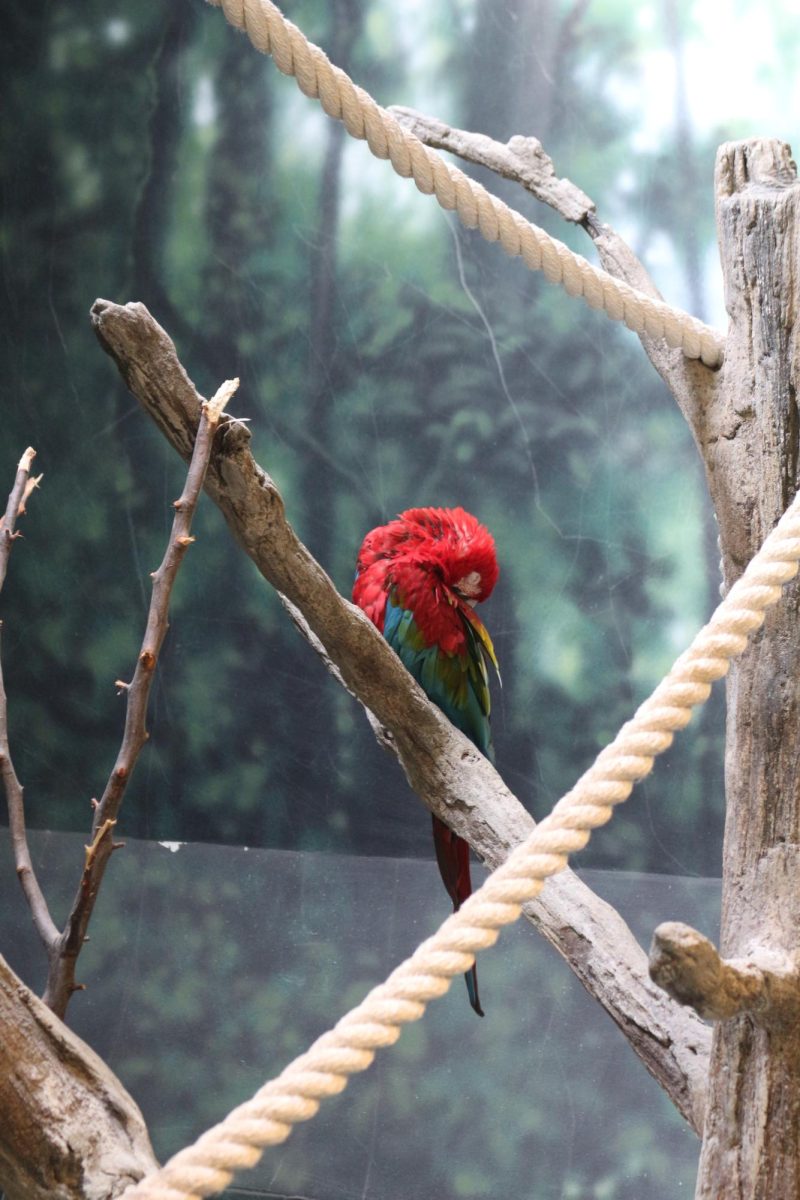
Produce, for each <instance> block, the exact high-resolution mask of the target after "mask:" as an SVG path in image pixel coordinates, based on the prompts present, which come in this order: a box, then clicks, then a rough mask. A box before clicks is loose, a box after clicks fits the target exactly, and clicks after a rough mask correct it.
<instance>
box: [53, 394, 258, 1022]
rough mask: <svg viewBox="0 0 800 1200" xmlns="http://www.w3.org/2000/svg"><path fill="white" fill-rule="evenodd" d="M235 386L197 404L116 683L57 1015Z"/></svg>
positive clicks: (59, 965) (64, 942) (61, 947)
mask: <svg viewBox="0 0 800 1200" xmlns="http://www.w3.org/2000/svg"><path fill="white" fill-rule="evenodd" d="M238 385H239V381H238V379H237V380H233V381H228V382H227V383H223V384H222V386H221V387H220V389H219V391H218V392H217V394H216V396H215V397H214V399H213V400H210V401H207V402H205V403H204V404H203V405H202V408H201V410H200V413H199V427H198V430H197V437H196V438H195V439H194V440H193V446H192V452H191V463H190V466H189V471H188V473H187V476H186V483H185V485H184V488H183V492H182V493H181V496H180V498H179V499H178V500H176V501H175V503H174V506H173V507H174V508H175V517H174V519H173V523H172V530H171V533H170V538H169V542H168V544H167V549H166V551H165V553H164V558H163V560H162V563H161V566H160V567H159V568H158V570H157V571H155V572H154V573H153V576H152V579H153V592H152V596H151V599H150V609H149V612H148V616H147V626H146V629H145V633H144V638H143V640H142V647H141V650H140V651H139V656H138V658H137V661H136V669H135V672H134V676H133V679H132V680H131V682H130V683H122V682H118V686H119V687H120V688H121V689H123V690H124V691H125V692H126V693H127V698H128V700H127V708H126V713H125V730H124V733H123V737H122V745H121V746H120V750H119V754H118V755H117V761H116V762H115V764H114V768H113V770H112V772H111V775H110V776H109V779H108V782H107V784H106V787H105V791H104V792H103V795H102V798H101V799H100V801H99V803H95V811H94V819H93V821H92V833H91V842H90V844H89V845H88V846H87V847H86V858H85V861H84V866H83V871H82V873H81V879H80V883H79V885H78V890H77V893H76V895H75V899H74V901H73V904H72V909H71V911H70V914H69V917H68V918H67V922H66V925H65V926H64V929H63V931H62V932H61V934H60V935H59V937H58V938H57V940H56V942H55V943H54V945H53V946H52V947H51V952H50V970H49V973H48V977H47V987H46V990H45V994H44V1001H45V1003H46V1004H47V1005H49V1007H50V1008H51V1009H52V1010H53V1012H55V1013H56V1014H57V1016H59V1017H63V1016H64V1013H65V1012H66V1009H67V1005H68V1003H69V1000H70V997H71V995H72V994H73V992H76V991H79V990H81V985H80V984H76V982H75V965H76V963H77V960H78V955H79V954H80V952H81V949H82V947H83V944H84V941H85V940H86V930H87V928H88V926H89V921H90V920H91V916H92V911H93V909H94V905H95V901H96V899H97V893H98V890H99V888H100V884H101V883H102V881H103V876H104V874H105V870H106V867H107V865H108V861H109V859H110V858H111V855H112V853H113V852H114V850H116V849H118V848H119V847H120V846H121V845H123V844H124V843H120V842H115V841H114V838H113V833H114V827H115V825H116V823H117V814H118V813H119V809H120V805H121V804H122V800H123V797H124V795H125V790H126V788H127V785H128V781H129V779H130V777H131V774H132V772H133V769H134V767H135V766H136V762H137V759H138V757H139V753H140V751H141V749H142V746H143V745H144V744H145V742H146V741H147V738H148V733H147V730H146V728H145V720H146V716H147V702H148V699H149V697H150V688H151V685H152V682H153V676H154V674H155V668H156V663H157V662H158V656H159V653H160V650H161V646H162V644H163V642H164V638H165V637H166V633H167V625H168V620H167V618H168V614H169V601H170V596H171V594H172V586H173V584H174V582H175V577H176V575H177V573H178V569H179V568H180V565H181V563H182V562H183V558H184V555H185V554H186V551H187V549H188V548H189V546H190V545H191V544H192V542H193V541H194V538H193V537H191V536H190V530H191V525H192V518H193V517H194V513H195V509H196V507H197V501H198V499H199V497H200V491H201V489H202V487H203V480H204V479H205V475H206V471H207V469H208V462H209V458H210V456H211V449H212V445H213V442H214V435H215V433H216V431H217V426H218V425H219V422H220V418H221V416H222V410H223V408H224V407H225V405H226V404H227V402H228V400H229V399H230V397H231V395H232V394H233V392H234V391H235V390H236V388H237V387H238Z"/></svg>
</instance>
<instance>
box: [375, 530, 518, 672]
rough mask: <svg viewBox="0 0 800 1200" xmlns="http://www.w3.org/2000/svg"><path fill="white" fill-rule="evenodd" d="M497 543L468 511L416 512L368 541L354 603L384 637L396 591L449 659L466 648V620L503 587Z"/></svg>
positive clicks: (424, 633) (378, 531) (398, 598)
mask: <svg viewBox="0 0 800 1200" xmlns="http://www.w3.org/2000/svg"><path fill="white" fill-rule="evenodd" d="M498 574H499V569H498V566H497V554H496V552H495V545H494V538H493V537H492V535H491V534H490V533H489V530H488V529H487V528H486V527H485V526H484V525H481V524H480V522H479V521H477V520H476V519H475V517H473V516H472V514H471V513H468V512H465V511H464V509H463V508H410V509H407V510H406V512H403V513H401V514H400V516H399V517H396V518H395V520H394V521H390V522H389V524H388V525H380V526H378V528H377V529H373V530H372V532H371V533H368V534H367V536H366V537H365V538H364V542H363V544H362V546H361V550H360V552H359V555H358V565H357V573H356V582H355V586H354V588H353V599H354V600H355V602H356V604H358V606H359V607H360V608H362V609H363V610H364V612H365V613H366V614H367V616H368V617H369V618H370V620H371V621H373V622H374V624H375V625H377V627H378V629H380V630H381V631H383V618H384V612H385V608H386V598H387V596H388V595H389V593H390V592H392V591H393V592H395V593H396V595H397V600H398V603H400V604H401V605H402V606H403V607H404V608H409V609H410V610H411V611H412V612H413V613H414V618H415V620H416V622H417V624H418V626H419V627H420V630H421V631H422V633H423V635H424V636H425V639H426V641H427V642H428V643H429V644H433V643H434V642H435V643H436V644H438V645H440V646H441V648H442V649H443V650H446V651H447V652H448V653H454V652H458V651H460V650H461V649H462V648H463V645H464V630H463V620H462V617H463V618H464V619H466V620H470V619H471V611H470V612H466V611H465V610H466V609H467V608H469V609H470V610H471V608H472V607H473V606H474V605H475V604H477V603H479V601H481V600H485V599H486V598H487V597H488V596H489V595H490V594H491V592H492V589H493V588H494V585H495V584H496V583H497V577H498Z"/></svg>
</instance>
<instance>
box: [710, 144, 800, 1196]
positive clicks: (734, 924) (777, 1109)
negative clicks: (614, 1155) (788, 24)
mask: <svg viewBox="0 0 800 1200" xmlns="http://www.w3.org/2000/svg"><path fill="white" fill-rule="evenodd" d="M716 197H717V220H718V228H719V238H720V249H721V256H722V264H723V271H724V275H725V287H726V304H727V307H728V312H729V314H730V319H731V324H730V331H729V334H728V341H727V348H726V354H725V363H724V365H723V367H722V370H721V372H720V384H721V386H720V392H719V396H718V398H717V402H716V404H715V406H714V408H713V409H712V410H710V411H709V412H708V414H707V417H706V421H705V426H704V428H703V430H702V439H701V440H702V443H703V448H704V457H705V463H706V470H707V473H708V479H709V486H710V489H711V494H712V498H713V500H714V506H715V508H716V512H717V517H718V521H719V527H720V545H721V549H722V558H723V569H724V576H725V583H726V585H727V586H729V585H730V584H731V583H732V582H733V581H734V580H735V579H736V578H737V577H738V576H739V575H740V574H741V571H742V569H743V567H744V566H745V564H746V563H747V561H748V560H749V559H750V557H751V556H752V554H753V552H754V551H755V549H756V547H757V546H758V544H759V543H760V542H761V540H762V539H763V537H764V535H765V534H766V533H768V532H769V530H770V529H771V528H772V527H773V525H774V524H775V522H776V520H777V518H778V517H779V515H780V514H781V513H782V512H783V511H784V509H785V508H786V506H787V504H788V502H789V501H790V500H791V499H792V498H793V497H794V495H795V492H796V490H797V463H798V414H797V398H796V385H797V365H796V364H797V360H796V355H795V351H796V347H797V336H798V300H799V299H800V295H799V294H798V288H799V287H800V272H799V271H798V267H800V258H799V256H798V247H799V246H800V226H799V225H798V215H799V213H800V184H798V181H797V179H796V171H795V167H794V163H793V162H792V161H791V158H790V151H789V147H788V146H786V145H784V144H783V143H781V142H774V141H767V140H753V141H750V142H745V143H729V144H726V145H724V146H722V147H721V149H720V151H719V154H718V157H717V172H716ZM799 598H800V587H798V584H797V583H794V584H792V585H790V586H789V587H788V588H787V589H786V592H785V594H784V599H783V601H782V603H781V604H780V605H777V606H776V607H775V608H774V609H772V610H771V611H770V612H769V614H768V615H767V619H766V622H765V624H764V627H763V629H762V631H761V632H760V634H758V635H756V637H755V638H754V639H753V643H752V645H751V647H750V649H749V651H748V653H747V654H746V655H745V656H744V657H743V658H742V659H741V660H740V661H739V662H737V663H735V664H734V666H733V668H732V670H731V673H730V676H729V679H728V732H727V750H726V792H727V820H726V828H725V851H724V884H723V916H722V937H721V945H720V949H721V952H722V954H723V955H724V956H725V957H726V958H735V959H752V958H754V957H756V958H759V959H763V957H764V955H765V954H766V955H770V954H771V955H774V956H776V957H779V958H782V959H783V960H784V961H789V962H790V963H791V964H793V967H794V970H795V972H796V970H797V941H798V936H797V931H798V928H800V888H798V854H799V852H800V721H799V718H800V662H798V656H797V646H798V632H797V631H798V599H799ZM794 986H795V988H797V983H796V975H795V984H794ZM709 1082H710V1097H711V1098H710V1106H709V1111H708V1116H707V1121H706V1128H705V1138H704V1142H703V1151H702V1156H701V1164H700V1176H699V1180H698V1190H697V1196H698V1197H701V1198H702V1200H723V1198H724V1200H745V1198H746V1200H777V1198H778V1197H787V1198H790V1197H797V1196H800V1087H799V1086H798V1084H799V1083H800V1028H799V1027H798V1022H797V1021H796V1020H792V1021H788V1022H787V1021H786V1020H784V1019H782V1009H781V1007H777V1008H775V1007H768V1008H767V1010H766V1011H765V1012H761V1013H758V1014H750V1015H741V1016H737V1017H735V1018H733V1019H731V1020H729V1021H723V1022H721V1023H719V1024H718V1025H717V1027H716V1029H715V1034H714V1049H713V1056H712V1067H711V1074H710V1081H709Z"/></svg>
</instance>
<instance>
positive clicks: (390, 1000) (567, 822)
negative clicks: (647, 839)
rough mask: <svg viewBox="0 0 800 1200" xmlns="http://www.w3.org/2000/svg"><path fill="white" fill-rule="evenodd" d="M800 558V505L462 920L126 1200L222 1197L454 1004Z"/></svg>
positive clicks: (662, 745)
mask: <svg viewBox="0 0 800 1200" xmlns="http://www.w3.org/2000/svg"><path fill="white" fill-rule="evenodd" d="M798 560H800V498H798V499H796V500H795V501H794V503H793V504H792V506H791V507H790V508H789V509H788V510H787V512H786V513H785V514H784V516H783V517H782V519H781V521H780V522H779V524H778V525H777V526H776V527H775V529H774V530H773V532H772V533H771V534H770V536H769V537H768V538H767V540H766V541H765V542H764V545H763V546H762V547H761V549H760V550H759V552H758V554H756V556H755V558H754V559H753V561H752V562H751V563H750V565H749V567H748V568H747V570H746V571H745V573H744V575H743V576H742V578H741V579H739V580H738V582H737V583H735V584H734V586H733V587H732V588H731V590H730V592H729V593H728V595H727V596H726V597H725V599H724V600H723V601H722V603H721V604H720V605H719V607H718V608H717V610H716V611H715V613H714V615H713V617H712V618H711V620H710V621H709V623H708V624H707V625H706V626H705V627H704V628H703V629H701V631H700V632H699V633H698V634H697V636H696V637H695V639H694V641H693V642H692V644H691V646H690V647H689V649H688V650H686V651H685V652H684V653H683V654H682V655H681V656H680V658H678V659H677V661H676V662H675V663H674V665H673V667H672V670H671V671H670V672H669V674H668V675H667V676H666V677H665V678H664V679H663V680H662V682H661V683H660V684H659V685H658V687H657V688H656V689H655V691H654V692H653V693H652V695H651V696H650V697H649V699H647V700H645V702H644V703H643V704H642V705H641V707H640V708H639V709H638V710H637V712H636V715H635V716H634V717H633V719H632V720H630V721H628V722H627V723H626V724H625V725H623V727H622V729H621V730H620V731H619V733H618V734H617V736H616V738H615V739H614V741H613V742H612V743H611V744H610V745H609V746H607V747H606V748H605V750H603V751H602V752H601V753H600V754H599V755H598V757H597V759H596V760H595V763H594V765H593V766H591V767H590V768H589V770H588V771H587V772H586V773H585V775H583V776H582V777H581V779H580V780H579V781H578V783H577V784H576V785H575V787H574V788H573V789H572V791H570V792H568V793H567V794H566V795H565V796H563V797H562V799H561V800H559V802H558V803H557V804H556V806H555V808H554V809H553V811H552V812H551V813H550V815H549V816H548V817H546V818H545V819H544V821H542V822H541V824H540V825H538V826H537V827H536V829H535V830H534V831H533V833H532V834H531V835H530V836H529V837H528V838H527V839H526V840H525V841H524V842H522V843H521V844H520V845H519V846H518V847H517V848H516V849H515V850H514V851H513V852H512V853H511V854H510V855H509V857H508V858H507V860H506V861H505V863H503V865H502V866H501V867H498V869H497V870H496V871H494V872H493V874H492V875H490V876H489V878H488V879H487V880H486V882H485V883H484V884H483V886H482V887H481V888H480V889H479V890H478V891H477V892H475V893H474V894H473V895H472V896H471V897H470V898H469V900H467V901H466V902H465V903H464V904H463V905H462V907H461V909H460V911H459V912H457V913H453V915H452V916H450V917H448V918H447V920H446V921H445V922H444V923H443V925H442V926H441V927H440V929H439V930H438V932H437V933H435V934H434V935H433V937H431V938H428V940H427V941H425V942H423V943H422V945H421V946H419V947H418V949H417V950H416V951H415V952H414V954H413V955H412V956H411V957H410V958H409V959H407V960H406V961H405V962H404V963H401V965H400V966H399V967H397V968H396V970H394V971H393V972H392V974H391V975H390V976H389V978H388V979H387V980H386V982H385V983H382V984H380V985H379V986H378V987H376V988H374V989H373V990H372V991H371V992H370V993H369V995H368V996H367V997H366V999H364V1000H363V1001H362V1002H361V1004H359V1005H358V1006H357V1007H356V1008H354V1009H353V1010H352V1011H351V1012H349V1013H348V1014H347V1015H346V1016H344V1017H342V1019H341V1020H340V1021H339V1022H338V1024H337V1025H336V1026H335V1027H334V1028H333V1029H332V1030H330V1031H329V1032H328V1033H325V1034H323V1036H322V1037H320V1038H319V1039H318V1040H317V1041H316V1042H315V1043H314V1044H313V1046H312V1047H311V1049H310V1050H308V1051H307V1053H305V1054H303V1055H301V1056H300V1057H299V1058H296V1059H295V1060H294V1062H292V1063H290V1064H289V1066H288V1067H286V1068H285V1070H284V1071H283V1072H282V1073H281V1074H280V1075H279V1076H278V1077H277V1078H276V1079H273V1080H270V1082H269V1083H266V1084H265V1085H264V1086H263V1087H262V1088H261V1089H260V1090H259V1091H258V1092H256V1094H255V1096H253V1098H252V1099H251V1100H248V1101H247V1102H246V1103H245V1104H242V1105H241V1106H240V1107H239V1108H236V1109H234V1110H233V1112H232V1113H230V1115H229V1116H228V1117H226V1118H225V1120H224V1121H223V1122H222V1123H221V1124H219V1125H216V1126H215V1127H214V1128H213V1129H210V1130H209V1131H208V1132H207V1133H204V1134H203V1135H202V1137H201V1138H200V1139H199V1140H198V1141H197V1142H196V1143H195V1145H194V1146H191V1147H189V1148H188V1149H186V1150H181V1151H180V1153H179V1154H176V1155H175V1157H174V1158H172V1159H170V1161H169V1162H168V1163H167V1164H166V1166H165V1167H163V1168H162V1169H161V1170H160V1171H158V1172H157V1173H156V1174H154V1175H152V1176H150V1177H149V1178H148V1179H145V1180H143V1181H142V1182H141V1183H139V1184H137V1185H135V1186H134V1187H131V1188H128V1189H127V1190H126V1191H125V1192H124V1193H123V1195H124V1197H125V1200H134V1198H136V1200H145V1198H146V1200H185V1198H186V1197H187V1196H189V1197H198V1196H211V1195H213V1194H214V1193H216V1192H219V1191H222V1190H223V1189H224V1188H225V1187H227V1185H228V1184H229V1183H230V1181H231V1179H232V1177H233V1173H234V1172H235V1171H237V1170H240V1169H242V1168H244V1167H253V1166H255V1164H256V1163H257V1162H258V1161H259V1159H260V1158H261V1155H262V1153H263V1149H264V1147H266V1146H270V1145H276V1144H277V1143H279V1142H283V1141H285V1139H286V1138H287V1137H288V1136H289V1134H290V1132H291V1128H292V1126H293V1125H294V1124H296V1123H297V1122H299V1121H307V1120H308V1119H309V1118H310V1117H313V1116H314V1114H315V1113H316V1112H317V1109H318V1108H319V1104H320V1100H322V1099H324V1098H325V1097H326V1096H335V1095H337V1094H338V1093H339V1092H341V1091H342V1090H343V1089H344V1088H345V1087H346V1085H347V1082H348V1077H349V1076H350V1075H353V1074H355V1073H357V1072H359V1071H365V1070H366V1069H367V1067H368V1066H369V1065H370V1064H371V1063H372V1060H373V1058H374V1057H375V1051H376V1050H377V1049H378V1048H379V1047H381V1046H391V1045H392V1044H393V1043H394V1042H396V1041H397V1039H398V1037H399V1036H400V1032H401V1028H402V1026H403V1025H405V1024H406V1023H408V1022H410V1021H416V1020H418V1019H419V1018H420V1017H421V1016H422V1014H423V1012H424V1011H425V1006H426V1005H427V1003H428V1001H430V1000H433V999H435V998H436V997H437V996H442V995H444V993H445V992H446V991H447V990H448V988H449V987H450V982H451V980H452V979H453V977H454V976H456V975H461V974H463V972H464V971H466V970H468V969H469V968H470V967H471V966H472V963H473V962H474V960H475V954H476V952H477V951H478V950H484V949H486V948H487V947H488V946H492V945H493V944H494V942H495V941H496V940H497V937H498V932H499V930H500V929H502V927H503V926H504V925H510V924H511V923H512V922H513V921H516V920H517V918H518V917H519V916H520V913H521V911H522V905H523V904H524V903H525V902H526V901H527V900H532V899H533V898H534V897H535V896H536V895H538V893H539V892H540V891H541V889H542V886H543V883H544V880H545V879H546V878H548V877H549V876H550V875H555V874H557V873H558V872H559V871H561V870H563V868H564V867H565V866H566V864H567V856H568V855H569V854H571V853H572V852H573V851H575V850H580V849H582V848H583V847H584V846H585V845H586V843H587V842H588V841H589V838H590V836H591V832H592V830H593V829H596V828H597V827H598V826H600V825H605V823H606V822H607V821H608V820H609V819H610V817H611V815H612V812H613V809H614V806H615V805H617V804H619V803H620V802H621V801H623V800H625V799H627V797H628V796H629V795H630V793H631V790H632V788H633V785H634V783H635V782H636V781H637V780H639V779H642V778H644V776H645V775H647V774H649V772H650V770H651V769H652V766H653V760H654V758H655V757H656V756H657V755H659V754H662V753H663V752H664V750H666V749H667V747H668V746H669V745H670V743H671V742H672V738H673V734H674V732H675V731H676V730H678V729H682V728H683V727H684V726H685V725H686V724H687V723H688V721H689V719H690V717H691V712H692V709H693V708H694V707H695V706H696V705H699V704H703V703H704V702H705V700H707V699H708V696H709V693H710V691H711V683H712V682H713V681H714V680H715V679H720V678H721V677H722V676H723V675H724V674H725V673H726V672H727V670H728V666H729V664H730V660H731V659H732V658H735V657H737V656H738V655H740V654H741V653H742V651H743V650H744V648H745V646H746V645H747V641H748V638H749V636H750V634H752V633H753V632H754V631H755V630H756V629H758V628H759V627H760V626H761V624H762V622H763V620H764V612H765V610H766V609H767V608H769V607H770V606H771V605H773V604H775V603H776V602H777V600H778V599H779V597H780V594H781V589H782V587H783V585H784V584H785V583H787V582H788V581H789V580H790V579H793V578H794V576H795V575H796V574H797V570H798Z"/></svg>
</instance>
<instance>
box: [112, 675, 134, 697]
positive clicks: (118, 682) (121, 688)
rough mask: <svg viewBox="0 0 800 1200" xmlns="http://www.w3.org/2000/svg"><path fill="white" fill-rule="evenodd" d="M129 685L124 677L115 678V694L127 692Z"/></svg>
mask: <svg viewBox="0 0 800 1200" xmlns="http://www.w3.org/2000/svg"><path fill="white" fill-rule="evenodd" d="M130 686H131V685H130V684H129V683H126V682H125V680H124V679H115V680H114V687H115V688H116V689H117V695H118V696H121V695H122V694H123V692H127V691H128V689H129V687H130Z"/></svg>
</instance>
